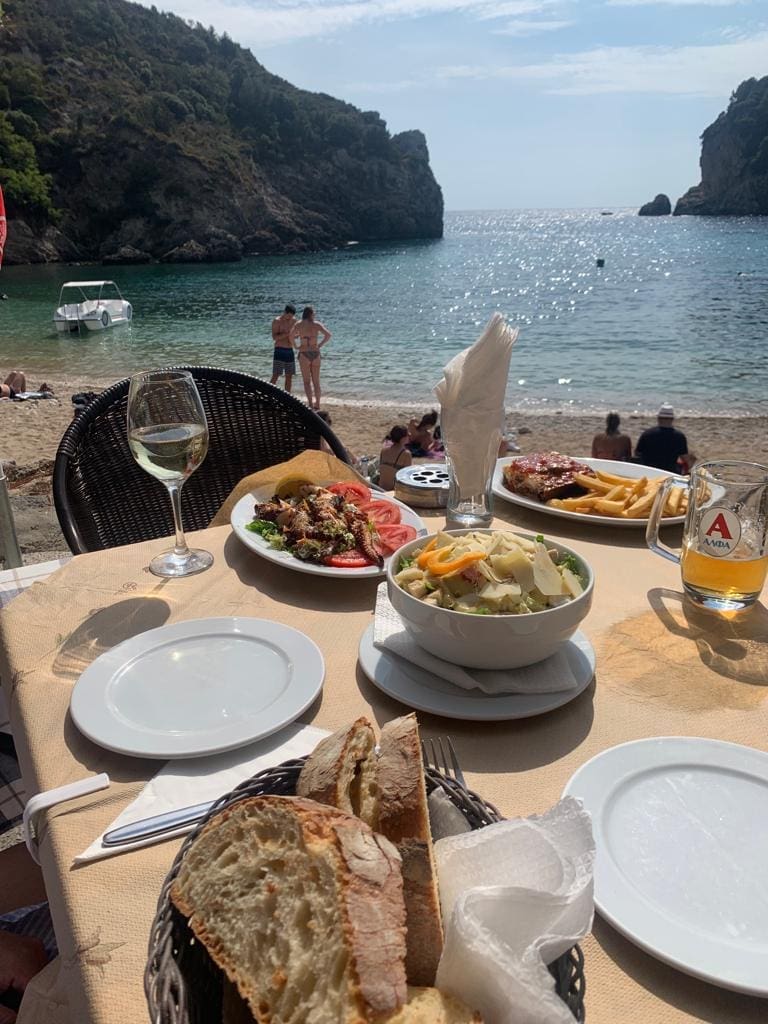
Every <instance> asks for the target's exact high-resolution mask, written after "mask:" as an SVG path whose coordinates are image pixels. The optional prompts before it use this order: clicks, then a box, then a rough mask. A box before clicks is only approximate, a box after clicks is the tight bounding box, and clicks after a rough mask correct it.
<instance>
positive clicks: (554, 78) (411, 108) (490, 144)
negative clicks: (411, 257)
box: [147, 0, 768, 210]
mask: <svg viewBox="0 0 768 1024" xmlns="http://www.w3.org/2000/svg"><path fill="white" fill-rule="evenodd" d="M149 2H150V0H147V3H149ZM155 3H156V5H157V6H159V7H161V8H163V9H166V10H172V11H174V12H175V13H176V14H179V15H180V16H181V17H183V18H186V19H192V20H194V21H200V22H202V23H203V24H204V25H206V26H207V25H213V27H214V28H215V29H216V30H217V31H218V32H220V33H221V32H227V34H228V35H229V36H231V38H232V39H234V40H235V41H236V42H238V43H240V44H241V45H243V46H247V47H249V48H250V49H251V51H252V52H253V53H254V55H255V56H256V57H257V59H258V60H259V61H260V62H261V63H262V64H263V65H264V66H265V67H266V68H267V69H268V70H269V71H272V72H274V73H275V74H278V75H281V76H282V77H283V78H286V79H287V80H288V81H290V82H292V83H293V84H294V85H298V86H300V87H301V88H304V89H309V90H312V91H315V92H325V93H329V94H330V95H332V96H337V97H339V98H340V99H344V100H346V101H347V102H350V103H354V104H355V105H356V106H358V107H360V108H361V109H363V110H377V111H378V112H379V113H380V114H381V116H382V117H383V118H384V119H385V121H386V122H387V125H388V127H389V129H390V131H391V132H393V133H394V132H400V131H404V130H406V129H410V128H419V129H421V130H422V131H423V132H424V133H425V135H426V137H427V144H428V146H429V151H430V158H431V164H432V169H433V171H434V173H435V176H436V177H437V180H438V181H439V182H440V184H441V186H442V188H443V194H444V197H445V205H446V209H448V210H474V209H508V208H564V207H601V208H606V209H610V208H617V207H621V206H638V205H640V204H641V203H643V202H646V201H647V200H649V199H651V198H652V197H653V196H654V195H655V194H656V193H657V192H666V193H667V194H668V195H669V196H670V198H671V199H672V202H673V203H674V201H675V200H676V199H677V198H678V197H679V196H680V195H682V194H683V192H685V190H686V189H687V188H689V187H690V186H691V185H695V184H697V183H698V182H699V166H698V161H699V153H700V144H699V136H700V134H701V132H702V131H703V130H704V128H706V126H707V125H708V124H710V123H711V122H712V121H713V120H714V119H715V118H716V117H717V115H718V114H719V113H720V111H721V110H724V109H725V107H726V106H727V105H728V98H729V96H730V94H731V92H732V91H733V90H734V89H735V88H736V86H737V85H738V84H739V82H741V81H742V80H743V79H745V78H749V77H753V76H754V77H757V78H759V77H761V76H763V75H768V0H155Z"/></svg>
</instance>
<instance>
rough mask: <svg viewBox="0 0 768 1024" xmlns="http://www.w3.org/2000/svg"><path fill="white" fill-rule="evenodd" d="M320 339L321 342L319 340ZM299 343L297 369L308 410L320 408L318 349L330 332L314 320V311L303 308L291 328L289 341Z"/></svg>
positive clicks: (325, 343) (327, 338)
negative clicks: (296, 321) (301, 380)
mask: <svg viewBox="0 0 768 1024" xmlns="http://www.w3.org/2000/svg"><path fill="white" fill-rule="evenodd" d="M321 337H322V340H319V339H320V338H321ZM297 338H298V341H299V369H300V370H301V376H302V379H303V381H304V392H305V393H306V396H307V404H308V405H309V407H310V409H315V410H317V409H319V408H320V359H321V356H320V349H321V348H322V347H323V345H327V344H328V342H329V341H330V340H331V332H330V331H329V330H328V329H327V328H326V327H325V326H324V325H323V324H321V323H320V321H319V320H315V311H314V309H313V308H312V307H311V306H305V307H304V311H303V312H302V314H301V320H299V322H298V323H296V324H294V325H293V327H292V328H291V341H292V342H294V341H295V340H296V339H297Z"/></svg>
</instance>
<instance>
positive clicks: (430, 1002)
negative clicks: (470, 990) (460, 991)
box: [386, 985, 483, 1024]
mask: <svg viewBox="0 0 768 1024" xmlns="http://www.w3.org/2000/svg"><path fill="white" fill-rule="evenodd" d="M482 1020H483V1018H482V1017H481V1016H480V1014H479V1013H477V1011H474V1010H470V1009H469V1007H468V1006H465V1005H464V1003H462V1002H461V1000H459V999H456V998H455V997H454V996H449V995H448V994H447V993H445V992H440V991H438V989H436V988H411V986H410V985H409V986H408V1002H407V1003H406V1004H405V1006H402V1007H401V1008H400V1009H399V1010H396V1011H395V1013H394V1014H392V1016H391V1017H387V1018H386V1024H482Z"/></svg>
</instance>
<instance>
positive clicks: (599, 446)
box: [592, 412, 632, 462]
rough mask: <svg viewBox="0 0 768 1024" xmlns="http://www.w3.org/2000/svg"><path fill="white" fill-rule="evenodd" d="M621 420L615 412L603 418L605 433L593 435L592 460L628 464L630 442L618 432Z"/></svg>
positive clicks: (630, 451) (630, 449) (630, 453)
mask: <svg viewBox="0 0 768 1024" xmlns="http://www.w3.org/2000/svg"><path fill="white" fill-rule="evenodd" d="M620 426H621V420H620V419H619V414H618V413H617V412H609V413H608V415H607V416H606V417H605V433H604V434H595V436H594V437H593V439H592V458H593V459H613V460H614V461H615V462H629V460H630V459H631V458H632V441H631V440H630V439H629V438H628V437H627V435H626V434H622V433H620V432H619V427H620Z"/></svg>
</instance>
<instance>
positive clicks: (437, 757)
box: [421, 736, 466, 786]
mask: <svg viewBox="0 0 768 1024" xmlns="http://www.w3.org/2000/svg"><path fill="white" fill-rule="evenodd" d="M427 743H428V744H429V752H428V751H427ZM446 750H447V752H446ZM421 756H422V758H423V760H424V764H425V765H426V766H427V767H428V768H436V769H437V771H439V772H442V774H443V775H447V776H448V778H449V779H455V780H456V781H457V782H458V783H459V785H460V786H466V781H465V779H464V773H463V772H462V770H461V767H460V765H459V759H458V757H457V756H456V750H455V748H454V746H453V743H452V742H451V738H450V736H446V737H445V743H444V742H443V738H442V736H438V737H437V739H434V740H431V739H430V740H422V741H421Z"/></svg>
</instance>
